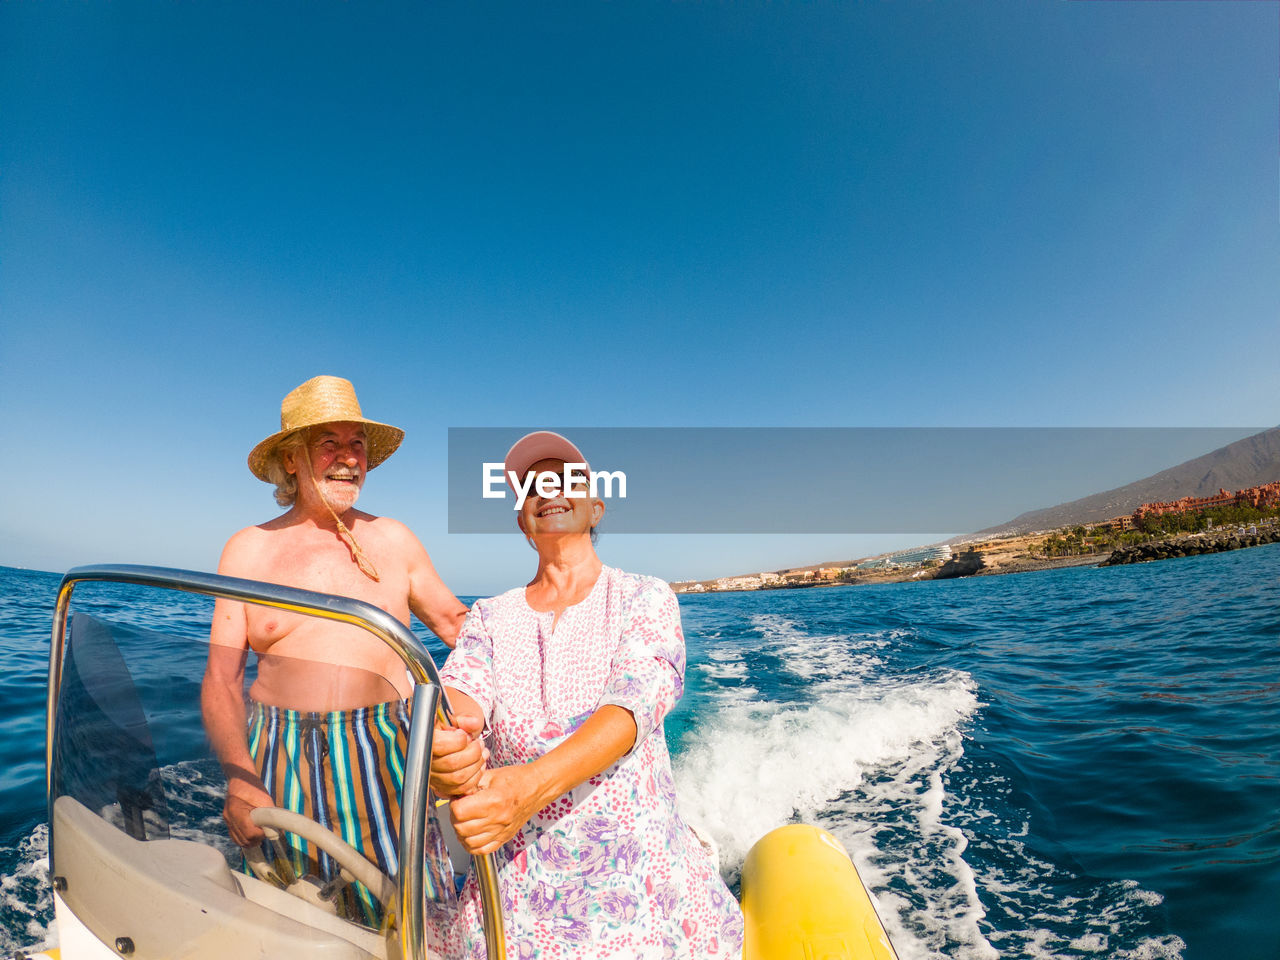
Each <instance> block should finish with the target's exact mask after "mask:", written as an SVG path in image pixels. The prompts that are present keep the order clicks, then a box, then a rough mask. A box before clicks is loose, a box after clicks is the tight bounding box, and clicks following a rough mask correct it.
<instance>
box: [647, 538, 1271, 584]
mask: <svg viewBox="0 0 1280 960" xmlns="http://www.w3.org/2000/svg"><path fill="white" fill-rule="evenodd" d="M1267 526H1268V528H1267V529H1263V530H1261V531H1259V530H1257V528H1256V527H1255V528H1254V532H1253V533H1251V534H1245V533H1241V532H1239V531H1236V530H1231V531H1222V532H1221V533H1218V534H1217V535H1214V534H1211V533H1188V534H1184V535H1182V536H1176V537H1168V538H1163V539H1157V540H1152V541H1149V542H1147V543H1143V544H1137V545H1133V546H1122V547H1117V548H1114V549H1106V550H1098V551H1095V552H1092V553H1085V554H1078V555H1075V556H1063V557H1045V556H1036V555H1034V554H1033V553H1032V552H1031V551H1030V547H1031V545H1032V544H1033V543H1037V542H1040V541H1043V539H1044V535H1043V534H1036V535H1029V536H1019V537H1009V538H1006V539H997V540H993V541H988V542H985V543H983V544H981V545H978V546H972V547H970V548H969V549H968V550H966V551H964V552H962V553H956V554H954V555H953V557H952V559H950V560H948V561H947V562H946V563H944V564H942V565H941V566H940V567H932V568H928V567H915V568H912V567H898V568H880V569H869V570H864V569H855V568H854V567H852V566H851V565H839V564H817V565H814V566H812V567H804V568H797V569H796V570H790V571H778V572H777V573H776V574H759V573H757V574H748V575H745V576H740V577H732V578H717V579H711V580H700V581H677V582H675V583H672V584H671V586H672V588H673V589H674V590H675V592H676V593H678V594H698V593H750V592H754V591H761V590H808V589H814V588H821V587H842V586H868V585H871V584H877V583H912V582H924V581H930V580H949V579H958V578H961V577H991V576H1003V575H1005V574H1014V573H1035V572H1038V571H1041V570H1062V569H1068V568H1074V567H1105V566H1116V565H1120V564H1130V563H1151V562H1155V561H1158V560H1169V559H1175V558H1177V557H1185V556H1196V555H1199V554H1205V553H1221V552H1226V551H1231V550H1247V549H1249V548H1250V547H1256V546H1265V545H1266V544H1268V543H1277V542H1280V527H1277V526H1275V525H1273V524H1268V525H1267ZM837 570H844V571H849V573H848V574H847V575H844V574H842V575H838V576H830V577H823V576H821V574H825V573H827V572H832V573H834V572H835V571H837ZM796 572H805V573H814V574H818V575H816V576H813V577H812V578H811V579H802V580H796V579H790V578H788V577H786V576H782V575H781V574H783V573H786V574H791V575H794V574H795V573H796ZM766 576H774V577H775V579H773V580H772V581H770V582H763V581H761V582H758V583H757V584H756V585H750V584H748V583H746V582H745V581H750V580H751V579H753V578H755V579H758V578H762V577H766Z"/></svg>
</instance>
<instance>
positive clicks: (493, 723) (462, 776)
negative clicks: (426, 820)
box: [428, 431, 742, 960]
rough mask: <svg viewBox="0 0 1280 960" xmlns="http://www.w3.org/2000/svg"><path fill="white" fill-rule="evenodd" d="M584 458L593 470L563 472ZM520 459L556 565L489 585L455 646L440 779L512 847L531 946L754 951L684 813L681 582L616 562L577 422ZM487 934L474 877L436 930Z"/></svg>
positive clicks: (531, 516) (524, 522)
mask: <svg viewBox="0 0 1280 960" xmlns="http://www.w3.org/2000/svg"><path fill="white" fill-rule="evenodd" d="M566 463H569V464H575V463H581V464H583V465H584V468H585V469H584V470H583V471H582V472H581V473H576V474H575V473H574V472H573V471H570V473H569V476H568V482H567V483H560V482H557V483H553V482H551V480H550V479H549V478H550V477H551V476H553V475H563V472H564V469H565V464H566ZM506 467H507V476H508V477H517V478H522V479H524V478H527V477H528V476H529V475H530V473H539V474H541V475H542V476H540V477H539V479H538V482H537V484H536V485H535V487H534V492H533V494H532V495H531V496H529V497H528V498H527V499H526V500H525V502H524V503H523V504H522V505H521V508H520V512H519V514H518V515H517V521H516V522H517V525H518V526H519V528H520V530H521V532H522V533H524V535H525V536H526V537H527V538H528V539H529V541H530V543H532V544H533V546H534V547H535V549H537V551H538V569H537V572H536V573H535V574H534V577H533V579H532V580H531V581H530V582H529V583H528V585H527V586H524V587H517V588H516V589H514V590H509V591H507V592H506V593H504V594H502V595H500V596H497V597H493V598H491V599H488V600H481V601H479V602H477V603H476V604H475V606H473V607H472V609H471V613H470V615H469V616H468V617H467V620H466V623H465V624H464V625H463V628H462V632H461V633H460V634H459V637H458V644H457V647H456V649H455V651H454V653H453V654H451V655H450V657H449V659H448V660H447V661H446V662H445V665H444V668H443V670H442V671H441V677H442V680H443V681H444V683H445V686H446V690H447V692H448V695H449V698H450V701H451V702H452V704H453V707H454V712H455V714H456V718H457V727H453V728H445V727H442V728H440V729H438V730H437V733H436V737H435V742H434V744H433V748H432V751H433V756H432V764H431V785H432V788H433V789H434V790H435V792H436V793H437V794H438V795H440V796H441V797H446V798H451V799H452V803H451V814H450V815H451V818H452V821H453V826H454V830H455V831H456V833H457V835H458V838H459V839H460V840H461V841H462V843H463V845H464V846H465V847H466V848H467V849H468V850H470V851H471V852H473V853H489V852H493V853H495V854H496V858H497V861H498V865H499V883H500V885H501V888H502V894H503V901H504V908H505V910H504V912H505V914H506V917H507V942H508V945H509V950H510V951H512V952H513V955H515V956H520V957H525V956H534V955H537V956H542V957H547V958H566V960H567V958H578V957H581V958H586V957H600V956H620V957H634V956H699V957H732V956H737V955H738V953H739V952H740V950H741V947H742V916H741V913H740V912H739V910H738V907H737V904H736V902H735V901H734V899H733V897H732V896H730V894H729V891H728V889H727V888H726V887H725V885H724V882H723V881H722V880H721V879H720V874H719V871H718V870H717V866H716V864H715V863H714V862H713V860H712V858H711V857H710V856H709V855H708V853H707V851H706V850H705V849H704V847H703V845H702V844H701V842H700V841H699V839H698V838H697V836H696V835H695V834H694V833H693V831H692V830H691V829H690V828H689V826H688V825H687V824H686V823H685V822H684V821H683V820H682V819H681V817H680V814H679V812H678V810H677V807H676V797H675V784H674V781H673V779H672V775H671V760H670V757H669V756H668V754H667V745H666V737H665V734H664V732H663V726H662V722H663V718H664V717H665V716H666V714H667V713H668V712H669V711H670V710H671V708H672V707H673V706H674V705H675V703H676V701H678V700H679V699H680V695H681V693H682V692H683V690H684V667H685V654H684V635H683V632H682V631H681V627H680V611H679V607H678V606H677V604H676V599H675V595H674V594H673V593H672V592H671V590H670V588H669V587H667V585H666V584H665V583H663V582H662V581H661V580H657V579H655V578H652V577H644V576H638V575H636V574H629V573H624V572H623V571H621V570H616V569H613V568H611V567H607V566H605V565H604V564H602V563H601V561H600V558H599V557H598V556H597V555H596V552H595V549H594V547H593V546H592V541H591V534H592V532H593V530H594V529H595V527H596V526H597V525H598V524H599V522H600V518H601V517H602V516H603V515H604V510H605V506H604V503H603V501H601V500H600V499H598V498H595V497H592V496H590V495H589V482H590V480H589V469H590V468H589V467H588V466H586V459H585V458H584V457H583V456H582V454H581V452H580V451H579V450H578V449H577V447H575V446H574V445H573V444H572V443H570V442H569V441H568V440H567V439H565V438H564V437H561V436H559V435H558V434H554V433H548V432H545V431H544V432H540V433H534V434H530V435H528V436H526V437H524V438H523V439H522V440H520V441H519V442H518V443H516V444H515V446H513V447H512V448H511V450H510V451H509V452H508V454H507V458H506ZM562 487H564V488H565V489H562ZM481 730H487V731H488V734H487V737H486V740H485V743H486V745H487V749H488V753H487V755H486V752H485V749H484V748H483V747H482V746H481V743H480V741H479V740H477V739H475V738H476V736H477V735H478V734H479V733H480V731H481ZM480 933H481V918H480V910H479V891H478V888H477V885H476V881H475V879H474V878H471V879H469V880H468V881H467V884H466V886H465V887H464V888H463V891H462V895H461V901H460V903H459V904H458V906H457V909H456V910H450V909H448V908H443V907H440V908H435V909H434V912H433V913H432V914H431V916H430V917H429V918H428V940H429V942H430V944H431V946H432V948H433V949H434V950H435V951H436V952H437V953H439V954H440V955H442V956H444V957H448V958H460V957H465V956H470V955H472V954H473V953H474V952H475V951H476V950H477V949H479V937H480Z"/></svg>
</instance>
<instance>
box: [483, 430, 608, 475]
mask: <svg viewBox="0 0 1280 960" xmlns="http://www.w3.org/2000/svg"><path fill="white" fill-rule="evenodd" d="M539 460H563V461H564V462H565V463H583V464H585V463H586V462H587V458H586V457H584V456H583V455H582V451H581V450H579V449H578V448H577V447H575V446H574V445H573V444H572V443H571V442H570V441H569V440H568V438H567V437H562V436H560V434H558V433H552V432H551V431H550V430H535V431H534V432H533V433H526V434H525V435H524V436H523V437H521V438H520V439H519V440H517V441H516V442H515V443H513V444H512V445H511V449H510V450H508V451H507V456H506V458H505V462H504V463H503V470H504V475H505V476H506V478H507V484H508V485H510V484H511V474H512V473H515V475H516V476H517V477H523V476H524V475H525V474H526V473H528V472H529V468H530V467H532V466H533V465H534V464H535V463H537V462H538V461H539ZM586 470H587V471H588V472H590V470H591V467H590V465H588V466H587V467H586Z"/></svg>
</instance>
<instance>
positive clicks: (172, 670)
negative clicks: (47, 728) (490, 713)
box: [49, 575, 456, 960]
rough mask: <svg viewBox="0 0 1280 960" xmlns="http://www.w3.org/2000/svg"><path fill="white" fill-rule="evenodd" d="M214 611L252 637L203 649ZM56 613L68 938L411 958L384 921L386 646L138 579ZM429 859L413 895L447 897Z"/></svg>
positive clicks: (388, 832)
mask: <svg viewBox="0 0 1280 960" xmlns="http://www.w3.org/2000/svg"><path fill="white" fill-rule="evenodd" d="M206 576H207V575H206ZM64 589H65V585H64ZM246 610H247V613H246V612H245V611H246ZM228 611H232V612H233V613H234V614H235V615H236V616H239V617H241V618H243V619H242V621H241V622H247V623H248V624H249V636H250V637H251V638H252V641H253V646H254V647H255V648H256V649H250V650H246V649H245V647H244V646H243V645H242V644H241V645H237V644H235V643H230V644H228V643H226V642H219V640H223V641H225V639H226V638H225V637H219V635H218V634H217V633H216V632H215V633H214V642H213V643H211V642H210V626H211V624H212V623H213V622H214V620H215V615H223V614H225V613H227V612H228ZM60 612H61V613H63V614H64V615H65V621H64V622H65V624H66V627H65V631H64V632H63V638H64V639H63V653H64V655H63V657H62V660H61V664H60V665H57V664H55V665H52V666H51V674H50V675H51V688H52V689H53V690H54V691H55V692H56V697H55V698H54V699H52V700H51V703H50V712H51V716H50V720H51V733H52V739H51V742H50V744H49V748H50V754H49V756H50V765H49V797H50V824H51V829H52V842H51V854H52V873H53V875H54V877H55V880H54V884H55V891H57V893H58V902H57V907H58V909H59V931H60V936H62V937H63V940H64V946H65V945H66V937H67V936H68V934H67V930H68V929H70V928H74V929H78V930H81V932H82V933H83V934H85V935H90V936H92V937H93V938H94V939H96V940H98V941H100V942H101V943H102V944H105V945H107V946H108V947H109V948H111V950H112V951H114V952H117V953H126V954H132V955H134V956H136V957H139V958H144V957H156V958H159V957H162V956H163V957H171V956H186V957H192V958H199V957H204V956H208V957H210V958H212V957H213V956H215V955H217V956H219V957H222V956H226V955H235V954H239V953H241V952H243V953H246V954H247V953H253V954H261V953H264V952H265V951H267V950H277V949H278V950H281V951H296V950H300V949H301V950H307V951H309V952H315V951H317V950H318V951H320V952H321V953H323V954H325V955H326V956H334V957H342V958H346V957H350V958H352V960H363V958H368V957H377V958H395V957H400V956H402V955H403V956H421V953H420V952H418V951H419V950H420V949H421V948H420V947H419V948H417V949H415V950H411V949H409V945H408V944H407V943H402V942H401V937H400V930H399V927H401V926H402V925H403V924H404V921H403V913H402V912H401V910H400V906H399V891H400V889H401V887H400V880H401V878H400V858H401V846H400V828H401V809H400V805H401V799H402V794H403V792H404V786H405V777H406V768H407V767H411V766H412V764H411V763H410V754H411V748H410V740H411V727H412V726H413V725H412V723H411V717H412V713H413V708H414V703H415V701H414V700H413V699H412V696H413V694H414V693H415V684H414V679H413V678H412V677H411V675H410V674H409V673H408V672H407V671H406V663H405V661H404V660H402V659H401V657H400V655H399V654H398V653H397V652H396V651H394V650H392V649H391V648H390V647H389V646H388V645H387V644H386V643H385V642H384V641H383V640H382V639H380V638H379V637H378V636H376V635H373V634H372V633H371V632H370V631H368V630H365V629H363V628H361V627H360V626H356V625H354V624H352V623H344V622H334V621H333V620H332V619H329V620H326V619H313V618H312V617H309V616H308V615H307V614H306V613H305V612H303V611H301V610H298V609H279V608H272V607H266V606H251V605H248V604H241V603H240V602H239V601H237V600H231V599H227V598H225V597H223V598H222V599H218V600H217V601H216V604H215V601H214V599H213V598H212V597H210V596H204V595H200V594H196V593H191V592H177V591H174V590H165V589H157V588H156V587H154V586H150V585H141V584H136V583H94V582H86V583H83V584H81V585H80V586H78V588H77V589H76V590H75V592H74V595H71V594H69V593H68V600H67V602H65V603H64V602H63V601H61V600H60ZM379 612H380V611H379ZM57 640H58V632H57V625H55V648H56V646H57ZM55 655H56V651H55ZM416 689H417V691H418V692H419V695H420V696H421V691H423V690H424V689H428V690H431V696H432V698H434V689H433V688H431V687H430V686H429V685H426V686H418V687H417V688H416ZM416 702H417V703H422V702H424V701H423V700H421V699H420V700H418V701H416ZM434 704H435V701H434V699H432V700H431V701H430V705H429V706H428V708H427V709H426V710H425V711H424V713H425V715H426V716H428V717H429V716H430V714H431V712H432V711H433V709H434ZM430 727H431V725H430V723H425V724H420V725H419V728H425V730H426V731H427V734H426V739H427V740H428V741H429V731H430ZM419 728H414V729H419ZM417 736H418V737H419V739H421V738H422V734H421V733H420V732H419V733H418V734H417ZM427 749H428V750H429V742H428V745H427ZM428 755H429V754H428ZM413 769H414V770H420V769H421V767H420V766H419V767H414V768H413ZM229 795H230V797H231V800H230V802H228V796H229ZM405 802H406V803H411V802H412V801H410V800H406V801H405ZM254 808H259V809H257V810H256V811H255V810H254ZM246 834H256V835H257V836H258V838H259V839H258V842H252V843H250V842H248V837H247V836H246ZM238 840H239V841H242V842H244V843H245V845H244V846H242V845H241V843H238V842H237V841H238ZM428 853H429V854H431V855H428V856H427V857H425V859H424V860H423V861H420V863H419V868H420V867H421V863H422V862H425V864H426V869H425V871H424V872H425V874H426V875H425V877H424V878H423V880H422V889H423V896H424V897H425V898H427V899H428V900H430V899H440V900H448V899H449V898H450V897H451V896H452V893H453V890H454V886H455V882H456V878H455V876H454V872H453V869H454V868H453V865H452V864H451V862H450V861H449V859H448V856H447V854H446V853H445V852H444V851H443V850H441V851H439V852H438V855H437V854H436V853H435V852H432V851H428ZM63 908H66V910H67V911H69V913H70V914H71V915H72V916H68V917H65V918H64V916H63ZM64 920H65V921H66V922H64ZM122 944H124V945H125V946H122ZM126 947H127V949H126ZM283 955H289V954H288V953H287V952H286V953H284V954H283Z"/></svg>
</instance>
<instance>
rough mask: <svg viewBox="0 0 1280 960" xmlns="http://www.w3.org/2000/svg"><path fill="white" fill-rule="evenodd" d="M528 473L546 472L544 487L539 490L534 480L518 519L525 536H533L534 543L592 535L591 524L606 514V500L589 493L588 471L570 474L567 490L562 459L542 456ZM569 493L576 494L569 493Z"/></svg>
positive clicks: (539, 473)
mask: <svg viewBox="0 0 1280 960" xmlns="http://www.w3.org/2000/svg"><path fill="white" fill-rule="evenodd" d="M529 473H532V474H535V475H544V476H541V477H540V478H539V479H540V481H541V486H542V490H541V491H539V489H538V486H539V484H538V482H535V483H534V484H533V485H532V486H531V487H530V489H529V496H528V497H527V498H526V499H525V501H524V504H523V506H521V508H520V513H519V515H518V520H517V522H518V523H519V525H520V529H521V530H522V531H523V532H524V534H525V536H527V537H532V538H533V539H534V542H535V543H536V542H537V541H538V540H539V539H540V538H542V537H549V536H556V537H561V536H567V535H580V536H590V535H591V528H592V527H594V526H595V525H596V524H597V523H599V522H600V518H601V517H602V516H603V515H604V501H603V500H600V499H598V498H594V497H591V496H590V489H589V486H590V485H589V483H588V480H587V475H586V474H585V473H578V474H577V475H575V476H571V477H570V478H569V489H568V491H565V490H562V489H561V486H562V485H563V483H564V461H563V460H539V461H538V462H537V463H535V464H534V465H533V466H532V467H530V468H529ZM551 474H554V477H552V476H550V475H551ZM525 476H526V477H527V476H528V474H525ZM566 493H573V494H576V495H575V496H566V495H565V494H566Z"/></svg>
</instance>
